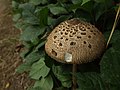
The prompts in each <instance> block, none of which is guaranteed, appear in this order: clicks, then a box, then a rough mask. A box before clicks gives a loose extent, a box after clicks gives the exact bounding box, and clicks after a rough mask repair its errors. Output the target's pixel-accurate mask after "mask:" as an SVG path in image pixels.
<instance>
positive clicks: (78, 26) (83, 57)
mask: <svg viewBox="0 0 120 90" xmlns="http://www.w3.org/2000/svg"><path fill="white" fill-rule="evenodd" d="M105 46H106V42H105V38H104V36H103V34H102V33H101V32H100V31H99V30H98V29H97V28H96V27H95V26H94V25H91V24H90V23H87V22H84V21H80V20H79V19H76V18H74V19H70V20H66V21H64V22H62V23H60V24H59V25H58V26H56V27H55V29H54V30H53V31H52V32H51V33H50V35H49V36H48V38H47V42H46V44H45V51H46V53H47V54H48V55H49V56H50V57H51V58H53V59H55V60H56V61H58V62H62V63H70V64H73V63H74V64H81V63H87V62H91V61H93V60H95V59H96V58H98V57H100V56H101V55H102V54H103V52H104V51H105Z"/></svg>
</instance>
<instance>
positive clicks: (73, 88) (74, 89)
mask: <svg viewBox="0 0 120 90" xmlns="http://www.w3.org/2000/svg"><path fill="white" fill-rule="evenodd" d="M72 72H73V75H72V82H73V86H72V90H76V78H75V73H76V72H77V65H76V64H73V67H72Z"/></svg>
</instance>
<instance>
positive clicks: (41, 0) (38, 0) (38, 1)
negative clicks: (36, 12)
mask: <svg viewBox="0 0 120 90" xmlns="http://www.w3.org/2000/svg"><path fill="white" fill-rule="evenodd" d="M29 2H30V3H32V4H34V5H39V4H46V3H48V0H29Z"/></svg>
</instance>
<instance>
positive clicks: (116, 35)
mask: <svg viewBox="0 0 120 90" xmlns="http://www.w3.org/2000/svg"><path fill="white" fill-rule="evenodd" d="M110 33H111V31H107V32H105V33H104V36H105V38H106V40H107V39H108V38H109V35H110ZM119 39H120V31H119V30H115V31H114V33H113V36H112V38H111V41H110V43H111V44H113V45H115V44H114V43H116V42H117V40H119ZM115 46H116V45H115Z"/></svg>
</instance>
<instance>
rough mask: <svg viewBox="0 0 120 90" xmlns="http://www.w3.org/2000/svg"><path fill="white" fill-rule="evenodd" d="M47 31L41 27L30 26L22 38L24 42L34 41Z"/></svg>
mask: <svg viewBox="0 0 120 90" xmlns="http://www.w3.org/2000/svg"><path fill="white" fill-rule="evenodd" d="M44 31H45V28H40V27H39V26H28V27H27V28H26V29H25V30H24V31H23V32H22V35H21V37H20V39H21V40H23V41H32V40H34V39H36V38H38V36H39V35H42V34H43V33H44Z"/></svg>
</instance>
